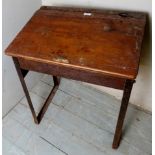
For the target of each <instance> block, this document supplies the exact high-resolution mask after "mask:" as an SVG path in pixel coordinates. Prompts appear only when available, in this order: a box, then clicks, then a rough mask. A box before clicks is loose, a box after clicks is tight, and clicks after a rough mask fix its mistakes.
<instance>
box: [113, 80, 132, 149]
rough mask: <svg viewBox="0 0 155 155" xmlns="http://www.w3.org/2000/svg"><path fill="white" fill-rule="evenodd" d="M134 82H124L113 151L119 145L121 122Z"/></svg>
mask: <svg viewBox="0 0 155 155" xmlns="http://www.w3.org/2000/svg"><path fill="white" fill-rule="evenodd" d="M134 82H135V81H134V80H126V82H125V87H124V93H123V98H122V103H121V107H120V112H119V116H118V121H117V125H116V129H115V135H114V139H113V144H112V148H113V149H117V148H118V146H119V144H120V140H121V134H122V127H123V122H124V118H125V115H126V111H127V107H128V103H129V98H130V94H131V90H132V86H133V83H134Z"/></svg>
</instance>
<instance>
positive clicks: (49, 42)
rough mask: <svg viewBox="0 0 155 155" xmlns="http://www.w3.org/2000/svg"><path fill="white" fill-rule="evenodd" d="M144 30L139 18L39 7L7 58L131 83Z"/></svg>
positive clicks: (142, 18)
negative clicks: (105, 76)
mask: <svg viewBox="0 0 155 155" xmlns="http://www.w3.org/2000/svg"><path fill="white" fill-rule="evenodd" d="M144 27H145V14H144V13H137V12H124V11H123V12H122V11H107V10H106V11H105V10H95V9H77V8H59V7H41V9H39V10H38V11H37V12H36V13H35V14H34V16H33V17H32V19H31V20H30V21H29V22H28V23H27V24H26V26H25V27H24V28H23V30H22V31H21V32H20V33H19V34H18V35H17V37H16V38H15V39H14V41H13V42H12V43H11V45H10V46H9V47H8V48H7V49H6V54H7V55H10V56H14V57H20V58H24V59H26V60H32V61H37V62H42V63H48V64H57V65H63V66H66V67H72V68H81V69H84V70H90V71H92V72H97V73H102V74H106V75H109V76H117V77H123V78H129V79H134V78H135V77H136V75H137V72H138V65H139V58H140V50H141V44H142V38H143V33H144Z"/></svg>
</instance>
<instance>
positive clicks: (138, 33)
mask: <svg viewBox="0 0 155 155" xmlns="http://www.w3.org/2000/svg"><path fill="white" fill-rule="evenodd" d="M145 23H146V15H145V13H140V12H127V11H111V10H99V9H83V8H62V7H41V8H40V9H39V10H38V11H36V13H35V14H34V15H33V17H32V18H31V20H30V21H29V22H28V23H27V24H26V26H25V27H24V28H23V29H22V30H21V32H20V33H19V34H18V35H17V36H16V38H15V39H14V40H13V42H12V43H11V44H10V45H9V47H8V48H7V49H6V51H5V52H6V54H7V55H10V56H12V57H13V61H14V64H15V67H16V70H17V73H18V76H19V79H20V81H21V84H22V87H23V90H24V92H25V95H26V98H27V101H28V104H29V107H30V110H31V112H32V115H33V118H34V121H35V123H36V124H39V123H40V122H41V119H42V118H43V116H44V114H45V112H46V110H47V108H48V106H49V104H50V102H51V100H52V98H53V96H54V94H55V92H56V90H57V89H58V85H59V83H60V78H58V77H65V78H70V79H74V80H80V81H85V82H89V83H94V84H98V85H103V86H108V87H112V88H116V89H121V90H123V91H124V93H123V98H122V103H121V108H120V113H119V117H118V122H117V126H116V131H115V135H114V140H113V145H112V147H113V148H115V149H116V148H118V146H119V143H120V139H121V133H122V127H123V122H124V118H125V114H126V111H127V107H128V103H129V98H130V94H131V90H132V86H133V83H134V81H135V78H136V76H137V73H138V67H139V59H140V51H141V45H142V39H143V34H144V28H145ZM29 70H33V71H37V72H42V73H46V74H50V75H53V81H54V87H53V89H52V91H51V93H50V95H49V96H48V98H47V100H46V102H45V104H44V105H43V107H42V109H41V110H40V112H39V114H38V116H36V114H35V111H34V108H33V105H32V101H31V98H30V95H29V92H28V89H27V87H26V84H25V81H24V76H26V74H27V73H28V71H29Z"/></svg>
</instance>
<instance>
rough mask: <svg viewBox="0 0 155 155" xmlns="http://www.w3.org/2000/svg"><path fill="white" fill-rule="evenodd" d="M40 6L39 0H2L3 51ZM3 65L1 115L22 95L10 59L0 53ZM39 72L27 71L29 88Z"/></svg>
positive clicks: (38, 76) (37, 77)
mask: <svg viewBox="0 0 155 155" xmlns="http://www.w3.org/2000/svg"><path fill="white" fill-rule="evenodd" d="M40 6H41V0H3V3H2V10H3V11H2V20H3V25H2V26H3V32H2V33H3V41H2V44H3V45H2V46H3V51H4V50H5V48H6V47H7V46H8V45H9V43H10V42H11V41H12V40H13V38H14V37H15V36H16V35H17V33H18V32H19V31H20V30H21V28H22V27H23V26H24V25H25V24H26V22H27V21H28V20H29V19H30V17H31V16H32V14H33V13H34V12H35V11H36V9H38V8H39V7H40ZM2 65H3V71H2V74H3V77H2V78H3V102H2V103H3V105H2V107H3V116H4V115H5V114H7V112H8V111H9V110H10V109H11V108H12V107H13V106H14V105H15V104H16V103H17V102H18V101H19V99H21V98H22V97H23V95H24V93H23V90H22V88H21V85H20V82H19V79H18V77H17V73H16V71H15V68H14V65H13V62H12V59H11V58H10V57H8V56H5V55H4V52H3V55H2ZM40 76H41V75H40V74H37V73H32V72H31V73H29V74H28V75H27V77H26V81H27V83H28V86H29V88H31V87H32V86H33V85H34V84H35V82H37V80H38V79H39V78H40Z"/></svg>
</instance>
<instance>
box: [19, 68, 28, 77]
mask: <svg viewBox="0 0 155 155" xmlns="http://www.w3.org/2000/svg"><path fill="white" fill-rule="evenodd" d="M21 72H22V74H23V77H25V76H26V75H27V73H28V72H29V71H28V70H25V69H21Z"/></svg>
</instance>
